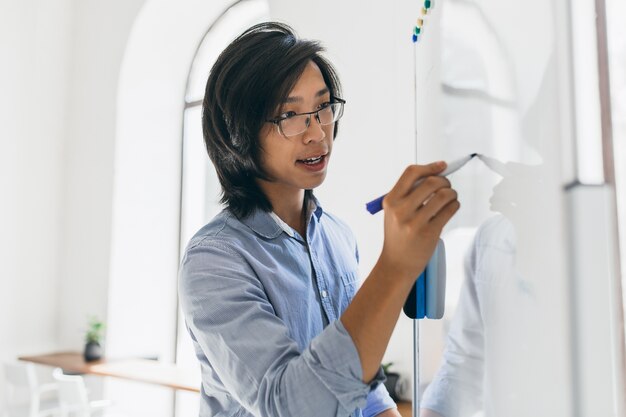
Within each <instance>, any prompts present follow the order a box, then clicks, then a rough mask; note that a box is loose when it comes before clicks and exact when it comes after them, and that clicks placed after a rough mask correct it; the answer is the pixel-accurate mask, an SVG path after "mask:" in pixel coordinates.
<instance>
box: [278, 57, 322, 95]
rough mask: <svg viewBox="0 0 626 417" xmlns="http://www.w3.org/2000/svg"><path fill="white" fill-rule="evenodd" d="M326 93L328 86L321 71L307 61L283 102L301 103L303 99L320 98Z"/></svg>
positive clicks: (311, 62) (314, 64)
mask: <svg viewBox="0 0 626 417" xmlns="http://www.w3.org/2000/svg"><path fill="white" fill-rule="evenodd" d="M328 92H329V90H328V86H327V85H326V82H325V81H324V76H323V75H322V71H321V70H320V68H319V67H318V66H317V64H316V63H315V62H313V61H309V63H308V64H307V65H306V67H305V68H304V71H302V74H301V75H300V77H299V78H298V81H296V83H295V85H294V86H293V88H292V89H291V91H290V92H289V94H288V96H287V98H286V100H285V102H286V103H290V102H297V101H302V100H303V99H305V98H309V97H311V96H316V97H317V96H321V95H324V94H325V93H328Z"/></svg>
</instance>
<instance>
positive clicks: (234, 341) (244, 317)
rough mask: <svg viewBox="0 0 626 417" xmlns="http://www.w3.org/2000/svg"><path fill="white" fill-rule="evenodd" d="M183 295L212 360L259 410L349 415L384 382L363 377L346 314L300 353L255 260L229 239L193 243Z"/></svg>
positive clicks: (184, 268)
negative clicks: (256, 269) (249, 260)
mask: <svg viewBox="0 0 626 417" xmlns="http://www.w3.org/2000/svg"><path fill="white" fill-rule="evenodd" d="M179 296H180V301H181V306H182V309H183V312H184V316H185V320H186V323H187V326H188V328H189V331H190V332H191V333H192V335H193V337H194V338H195V340H196V341H197V343H198V345H199V347H200V349H201V351H202V353H203V354H204V355H205V356H206V359H207V362H208V363H209V364H210V366H211V368H213V371H214V372H215V374H216V375H217V376H218V377H219V379H220V380H221V382H222V383H223V385H224V387H225V388H226V389H227V390H228V391H229V393H230V394H231V395H233V397H234V398H235V399H236V400H237V401H238V402H239V403H241V404H242V406H243V407H245V408H246V409H247V410H249V411H250V412H251V413H252V414H254V415H257V416H272V417H281V416H285V417H287V416H299V417H308V416H311V417H313V416H316V417H317V416H348V415H350V414H351V413H352V412H353V411H354V410H355V409H357V408H363V407H365V406H366V404H367V401H368V394H369V393H370V391H371V389H372V388H373V387H376V386H377V384H378V383H379V382H380V378H377V379H375V380H374V381H372V382H371V383H370V384H365V383H363V381H362V369H361V364H360V360H359V356H358V352H357V350H356V347H355V345H354V343H353V341H352V339H351V337H350V335H349V334H348V332H347V331H346V329H345V328H344V327H343V325H342V324H341V322H340V321H339V320H337V321H334V322H332V323H331V324H329V325H328V326H327V327H326V328H325V329H324V330H323V331H322V333H320V334H319V335H318V336H317V337H315V338H314V339H313V340H312V342H311V343H310V344H309V346H308V347H307V348H306V349H304V351H302V352H300V351H299V349H298V345H297V344H296V342H295V341H294V340H293V339H292V338H291V337H290V336H289V330H288V328H287V327H286V325H285V323H284V322H283V321H282V320H281V319H280V318H279V317H277V315H276V314H275V312H274V309H273V307H272V304H271V303H270V302H269V300H268V297H267V295H266V294H265V291H264V289H263V286H262V284H261V282H260V281H259V280H258V279H257V277H256V276H255V273H254V271H253V270H252V268H251V267H250V265H249V264H248V263H247V262H246V261H245V259H244V258H243V257H242V256H241V255H240V254H239V253H238V252H237V251H236V250H235V249H234V248H231V247H229V246H228V245H227V244H224V243H223V242H211V241H207V240H204V241H202V242H201V243H200V244H196V245H195V246H190V247H189V248H188V249H187V251H186V253H185V257H184V258H183V262H182V265H181V273H180V280H179ZM203 385H204V381H203ZM204 389H205V391H207V386H206V385H204ZM208 394H209V395H210V392H208Z"/></svg>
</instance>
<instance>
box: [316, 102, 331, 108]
mask: <svg viewBox="0 0 626 417" xmlns="http://www.w3.org/2000/svg"><path fill="white" fill-rule="evenodd" d="M331 104H332V103H331V102H330V101H326V102H324V103H322V104H320V105H319V106H317V108H318V109H325V108H326V107H328V106H330V105H331Z"/></svg>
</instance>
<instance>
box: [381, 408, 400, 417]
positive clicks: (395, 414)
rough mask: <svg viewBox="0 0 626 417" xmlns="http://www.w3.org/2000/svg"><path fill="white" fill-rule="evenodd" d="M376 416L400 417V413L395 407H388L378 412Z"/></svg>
mask: <svg viewBox="0 0 626 417" xmlns="http://www.w3.org/2000/svg"><path fill="white" fill-rule="evenodd" d="M376 417H402V415H401V414H400V412H399V411H398V409H397V408H390V409H389V410H385V411H383V412H382V413H380V414H378V415H377V416H376Z"/></svg>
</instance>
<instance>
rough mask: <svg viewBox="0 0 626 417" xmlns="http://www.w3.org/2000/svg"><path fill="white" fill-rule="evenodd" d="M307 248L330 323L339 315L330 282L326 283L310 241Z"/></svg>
mask: <svg viewBox="0 0 626 417" xmlns="http://www.w3.org/2000/svg"><path fill="white" fill-rule="evenodd" d="M307 248H308V252H309V256H310V258H311V265H312V266H313V272H314V274H315V281H316V282H317V288H318V291H319V294H320V300H321V302H322V307H323V308H324V312H325V313H326V317H327V318H328V321H329V323H332V322H333V321H335V320H337V316H336V314H335V309H334V308H333V303H332V300H331V297H330V293H329V292H328V284H327V283H326V280H325V279H324V275H323V274H322V272H321V268H320V266H319V262H318V260H317V256H316V255H315V252H314V251H313V250H312V249H311V246H310V245H309V244H308V242H307Z"/></svg>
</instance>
